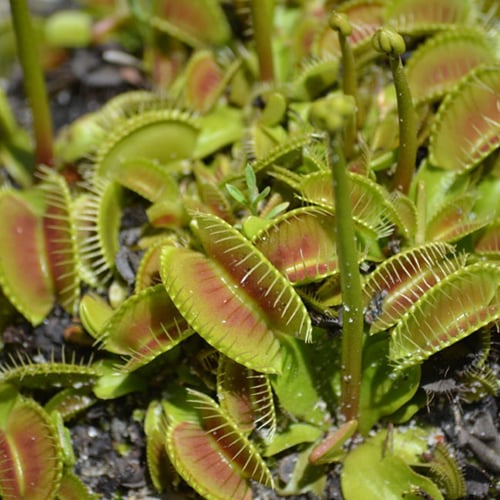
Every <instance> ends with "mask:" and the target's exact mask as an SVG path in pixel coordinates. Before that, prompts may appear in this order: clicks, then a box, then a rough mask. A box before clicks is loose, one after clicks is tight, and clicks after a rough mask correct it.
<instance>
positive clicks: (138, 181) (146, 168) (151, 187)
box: [109, 157, 179, 203]
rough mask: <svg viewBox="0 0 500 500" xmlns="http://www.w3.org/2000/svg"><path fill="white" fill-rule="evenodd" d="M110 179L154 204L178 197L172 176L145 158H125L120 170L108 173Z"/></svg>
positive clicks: (177, 188)
mask: <svg viewBox="0 0 500 500" xmlns="http://www.w3.org/2000/svg"><path fill="white" fill-rule="evenodd" d="M109 174H110V177H111V178H112V179H113V180H114V181H116V182H118V183H120V184H121V185H122V186H124V187H126V188H128V189H130V190H132V191H134V192H135V193H137V194H139V195H140V196H142V197H143V198H146V200H149V201H150V202H152V203H154V202H157V201H161V200H164V199H166V198H175V197H177V196H178V195H179V187H178V186H177V184H176V182H175V180H174V178H173V176H172V174H171V173H170V172H169V171H168V169H167V168H166V167H164V166H162V165H159V164H158V162H157V161H155V160H152V159H147V158H141V157H139V158H127V159H126V160H124V161H122V162H121V164H120V168H119V169H117V170H110V171H109Z"/></svg>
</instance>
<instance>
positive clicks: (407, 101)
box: [373, 27, 417, 194]
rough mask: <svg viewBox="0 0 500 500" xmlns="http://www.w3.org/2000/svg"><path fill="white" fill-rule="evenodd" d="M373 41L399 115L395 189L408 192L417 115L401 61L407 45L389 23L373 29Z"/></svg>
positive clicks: (414, 154)
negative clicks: (388, 73)
mask: <svg viewBox="0 0 500 500" xmlns="http://www.w3.org/2000/svg"><path fill="white" fill-rule="evenodd" d="M373 45H374V47H375V49H376V50H377V51H378V52H382V53H384V54H386V55H387V56H388V58H389V64H390V67H391V72H392V75H393V79H394V87H395V88H396V99H397V104H398V118H399V120H398V123H399V153H398V163H397V167H396V172H395V174H394V189H396V190H399V191H401V192H402V193H404V194H408V191H409V189H410V183H411V179H412V177H413V173H414V171H415V162H416V158H417V117H416V114H415V108H414V107H413V101H412V98H411V92H410V87H409V85H408V80H407V79H406V74H405V71H404V67H403V62H402V61H401V54H403V53H404V52H405V51H406V45H405V42H404V40H403V37H402V36H401V35H400V34H399V33H397V32H396V31H394V30H393V29H392V28H389V27H384V28H379V29H378V30H377V31H376V32H375V34H374V35H373Z"/></svg>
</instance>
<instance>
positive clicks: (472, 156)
mask: <svg viewBox="0 0 500 500" xmlns="http://www.w3.org/2000/svg"><path fill="white" fill-rule="evenodd" d="M499 96H500V71H499V67H498V65H492V66H482V67H479V68H477V69H476V70H475V71H472V72H471V73H470V74H469V75H468V76H467V77H466V78H464V79H463V80H461V82H460V84H459V85H458V86H457V87H456V88H455V90H454V91H453V92H452V93H450V94H448V95H447V96H446V98H445V99H444V100H443V102H442V104H441V106H440V107H439V111H438V114H437V115H436V117H435V119H434V125H433V129H432V131H431V135H430V143H429V155H430V159H431V162H432V164H433V165H435V166H437V167H440V168H443V169H446V170H454V171H458V172H463V171H467V170H469V169H471V168H473V167H474V166H476V165H477V164H478V163H479V162H480V161H481V160H482V159H483V158H485V157H486V156H488V155H489V154H490V153H491V152H493V151H494V150H495V149H497V148H498V146H499V145H500V135H499V124H500V99H499Z"/></svg>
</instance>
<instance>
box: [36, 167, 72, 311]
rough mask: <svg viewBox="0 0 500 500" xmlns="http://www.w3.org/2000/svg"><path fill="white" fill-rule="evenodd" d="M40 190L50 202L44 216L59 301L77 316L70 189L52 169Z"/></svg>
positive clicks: (47, 244) (51, 269) (50, 262)
mask: <svg viewBox="0 0 500 500" xmlns="http://www.w3.org/2000/svg"><path fill="white" fill-rule="evenodd" d="M40 188H41V189H42V190H43V192H44V194H45V200H46V208H45V212H44V215H43V229H44V234H45V249H46V253H47V261H48V264H49V267H50V274H51V276H52V279H53V281H54V288H55V293H56V298H57V300H58V302H59V303H60V304H61V305H62V306H63V307H64V309H65V310H66V311H68V312H69V313H70V314H76V307H77V301H78V298H79V295H80V287H79V285H80V277H79V276H78V268H77V257H76V255H77V248H76V229H75V225H74V222H73V218H72V216H71V212H70V203H71V199H70V193H69V189H68V186H67V184H66V181H65V180H64V178H63V177H62V176H60V175H58V174H56V173H55V172H54V171H53V170H49V169H45V170H44V177H43V182H42V183H41V184H40Z"/></svg>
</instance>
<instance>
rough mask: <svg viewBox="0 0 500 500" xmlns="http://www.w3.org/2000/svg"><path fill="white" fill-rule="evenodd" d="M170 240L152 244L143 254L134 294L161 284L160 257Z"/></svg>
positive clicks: (164, 239)
mask: <svg viewBox="0 0 500 500" xmlns="http://www.w3.org/2000/svg"><path fill="white" fill-rule="evenodd" d="M172 243H173V241H172V239H171V238H169V237H166V238H162V239H161V240H159V241H157V242H155V243H153V244H152V245H151V246H150V247H149V248H148V249H147V250H146V252H145V253H144V255H143V256H142V259H141V263H140V264H139V268H138V269H137V273H136V277H135V293H139V292H140V291H142V290H144V289H145V288H148V287H150V286H154V285H158V284H160V283H161V277H160V255H161V251H162V249H163V246H164V245H168V244H172Z"/></svg>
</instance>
